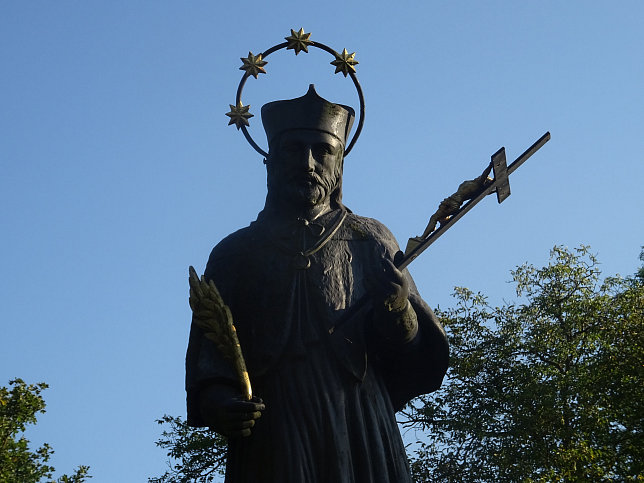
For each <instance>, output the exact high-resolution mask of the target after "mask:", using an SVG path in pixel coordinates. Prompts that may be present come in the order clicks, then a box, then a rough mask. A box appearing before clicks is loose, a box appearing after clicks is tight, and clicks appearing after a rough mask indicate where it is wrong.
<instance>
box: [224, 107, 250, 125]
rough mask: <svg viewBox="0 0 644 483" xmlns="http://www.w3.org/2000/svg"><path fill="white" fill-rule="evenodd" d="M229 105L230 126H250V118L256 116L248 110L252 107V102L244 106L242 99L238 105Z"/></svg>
mask: <svg viewBox="0 0 644 483" xmlns="http://www.w3.org/2000/svg"><path fill="white" fill-rule="evenodd" d="M228 105H229V106H230V112H227V113H226V115H227V116H228V117H229V118H230V122H229V123H228V125H229V126H230V125H231V124H234V125H235V126H237V129H239V128H240V127H242V126H250V124H249V123H248V120H249V119H250V118H251V117H253V116H254V114H251V113H250V112H248V110H249V109H250V104H248V105H247V106H244V105H243V104H242V103H241V101H239V103H238V104H237V105H236V106H234V105H232V104H228Z"/></svg>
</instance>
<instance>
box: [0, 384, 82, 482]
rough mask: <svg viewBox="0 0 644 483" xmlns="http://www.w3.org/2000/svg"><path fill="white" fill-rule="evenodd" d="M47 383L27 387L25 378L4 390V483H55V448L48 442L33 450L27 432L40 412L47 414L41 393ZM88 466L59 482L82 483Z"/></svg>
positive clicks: (0, 426)
mask: <svg viewBox="0 0 644 483" xmlns="http://www.w3.org/2000/svg"><path fill="white" fill-rule="evenodd" d="M47 387H48V386H47V384H45V383H42V382H41V383H38V384H30V385H27V384H26V383H25V382H24V381H23V380H22V379H14V380H12V381H9V386H8V387H0V482H21V483H31V482H39V481H42V480H43V479H47V480H48V481H53V480H51V478H52V474H53V472H54V471H55V470H54V468H53V467H51V466H49V465H48V464H47V462H48V461H49V459H50V458H51V455H52V454H53V452H54V451H53V449H52V448H51V446H49V445H48V444H47V443H45V444H43V445H42V446H41V447H40V448H37V449H35V450H31V449H30V448H29V440H27V439H26V438H25V437H24V435H23V433H24V431H25V430H26V428H27V426H28V425H30V424H36V422H37V417H36V415H37V414H38V413H44V412H45V401H44V399H43V398H42V396H41V395H40V393H41V392H42V391H43V390H45V389H46V388H47ZM88 471H89V467H88V466H79V467H78V468H77V469H76V471H75V472H74V473H73V474H72V476H67V475H63V476H61V477H60V478H58V480H56V481H57V482H59V483H81V482H83V481H85V480H86V479H87V478H91V477H90V476H89V475H88Z"/></svg>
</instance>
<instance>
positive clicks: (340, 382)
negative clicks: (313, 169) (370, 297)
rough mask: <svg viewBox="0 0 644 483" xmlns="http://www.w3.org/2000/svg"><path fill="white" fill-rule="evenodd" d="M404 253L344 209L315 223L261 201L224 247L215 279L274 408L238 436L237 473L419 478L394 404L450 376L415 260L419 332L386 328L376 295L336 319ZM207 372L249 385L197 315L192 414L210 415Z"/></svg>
mask: <svg viewBox="0 0 644 483" xmlns="http://www.w3.org/2000/svg"><path fill="white" fill-rule="evenodd" d="M397 251H398V245H397V243H396V241H395V239H394V237H393V235H392V234H391V233H390V232H389V230H387V228H385V227H384V225H382V224H381V223H379V222H378V221H376V220H373V219H369V218H364V217H360V216H357V215H355V214H353V213H350V212H348V211H347V210H345V209H344V208H338V209H336V210H333V211H331V212H329V213H326V214H324V215H322V216H321V217H320V218H318V219H317V220H315V222H312V223H308V222H306V221H302V220H300V221H299V222H290V221H287V220H280V219H277V218H276V217H275V216H270V215H268V214H266V213H264V212H262V213H260V215H259V217H258V219H257V221H255V222H253V223H251V225H250V226H249V227H247V228H244V229H241V230H239V231H237V232H235V233H233V234H232V235H229V236H228V237H227V238H225V239H224V240H222V241H221V242H220V243H219V244H218V245H217V246H216V247H215V248H214V249H213V251H212V253H211V255H210V258H209V260H208V264H207V266H206V270H205V277H206V278H207V279H211V280H213V281H214V282H215V285H216V286H217V287H218V289H219V291H220V293H221V295H222V298H223V299H224V301H225V303H226V304H227V305H228V306H229V307H230V310H231V313H232V315H233V321H234V324H235V326H236V328H237V333H238V337H239V340H240V344H241V347H242V351H243V353H244V358H245V359H246V364H247V367H248V371H249V375H250V380H251V384H252V386H253V394H254V395H256V396H258V397H260V398H262V400H263V401H264V404H265V406H266V409H265V411H264V412H263V414H262V417H261V418H260V419H259V420H257V421H256V425H255V427H254V428H253V430H252V434H251V436H249V437H246V438H241V439H239V440H232V441H230V444H229V450H228V462H227V470H226V482H228V483H233V482H234V483H260V482H267V483H289V482H292V483H328V482H334V483H364V482H374V483H406V482H411V478H410V475H409V466H408V462H407V457H406V454H405V449H404V445H403V442H402V439H401V436H400V432H399V430H398V427H397V424H396V420H395V412H396V411H397V410H399V409H401V408H402V407H403V406H404V405H405V404H406V403H407V402H408V401H409V400H410V399H412V398H413V397H415V396H418V395H420V394H424V393H428V392H431V391H433V390H436V389H437V388H438V387H440V384H441V382H442V379H443V376H444V374H445V371H446V369H447V341H446V338H445V334H444V332H443V330H442V328H441V326H440V324H439V323H438V321H437V320H436V317H435V316H434V314H433V313H432V311H431V309H430V308H429V307H428V306H427V304H425V302H424V301H423V300H422V299H421V298H420V296H419V295H418V292H417V290H416V288H415V285H414V284H413V281H412V280H411V277H410V276H409V273H408V272H407V271H406V270H405V271H404V272H403V273H404V276H405V277H408V278H409V281H410V286H411V294H410V297H409V299H410V303H411V305H412V307H413V308H414V310H415V312H416V315H417V318H418V333H417V335H416V336H415V338H414V339H413V340H412V341H411V342H406V343H400V342H399V341H387V340H381V339H379V338H378V337H377V336H376V335H375V334H378V333H379V331H377V330H376V328H374V324H375V323H377V322H378V320H380V319H378V318H377V317H375V316H374V309H369V307H367V309H366V310H362V311H360V312H358V313H357V315H354V316H353V317H352V318H351V319H350V320H349V321H348V322H346V323H345V324H343V325H341V326H340V327H338V328H335V326H336V323H338V321H339V320H344V319H342V317H343V315H344V314H345V312H347V310H349V309H351V308H352V307H353V306H354V305H355V304H356V303H357V301H358V300H360V299H361V298H362V297H363V296H365V294H367V293H368V292H369V287H370V280H373V278H374V277H377V276H378V272H377V271H378V270H379V267H381V259H382V257H383V256H388V257H389V258H391V257H392V256H393V254H395V253H396V252H397ZM380 269H381V268H380ZM345 317H346V316H345ZM332 328H334V329H335V330H330V329H332ZM330 332H332V333H330ZM210 384H224V385H229V386H233V387H239V384H238V382H237V379H236V377H235V375H234V373H233V369H232V365H231V364H230V362H229V361H227V360H225V359H223V358H222V357H221V355H220V354H219V353H218V351H217V349H216V348H215V346H214V344H213V343H212V342H210V341H209V340H207V339H205V338H204V337H203V335H202V332H201V330H200V329H199V328H197V327H196V326H195V324H193V326H192V329H191V334H190V341H189V345H188V352H187V357H186V388H187V394H188V395H187V401H188V423H189V424H191V425H194V426H204V421H203V420H202V418H201V415H200V414H199V408H198V397H199V392H200V390H201V389H202V388H204V387H206V386H208V385H210Z"/></svg>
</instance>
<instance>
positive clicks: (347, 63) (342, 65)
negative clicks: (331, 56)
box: [331, 49, 358, 77]
mask: <svg viewBox="0 0 644 483" xmlns="http://www.w3.org/2000/svg"><path fill="white" fill-rule="evenodd" d="M355 56H356V53H355V52H353V53H351V54H350V53H349V52H347V49H344V50H343V51H342V53H341V54H337V55H336V56H335V60H334V61H333V62H331V64H332V65H335V74H337V73H338V72H342V73H343V74H344V76H345V77H346V76H347V75H349V72H353V73H355V71H356V68H355V67H354V65H356V64H358V61H357V60H356V59H355Z"/></svg>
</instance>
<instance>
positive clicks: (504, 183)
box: [329, 132, 550, 334]
mask: <svg viewBox="0 0 644 483" xmlns="http://www.w3.org/2000/svg"><path fill="white" fill-rule="evenodd" d="M549 140H550V132H546V133H545V134H544V135H543V136H541V137H540V138H539V139H537V141H535V142H534V144H533V145H532V146H530V147H529V148H528V149H526V150H525V151H524V152H523V154H521V156H519V157H518V158H517V159H515V160H514V161H513V162H512V163H511V164H510V165H509V166H508V165H507V161H506V158H505V148H504V147H502V148H500V149H499V150H498V151H497V152H496V153H494V154H493V155H492V160H491V161H490V164H489V165H488V166H487V167H486V168H485V170H484V171H483V173H482V174H481V175H480V176H479V177H477V178H474V179H473V180H468V181H464V182H463V183H461V184H460V186H459V187H458V189H457V191H456V193H454V194H452V195H451V196H448V197H447V198H445V199H444V200H443V201H442V202H441V203H440V205H439V207H438V210H436V212H435V213H434V214H433V215H432V216H431V217H430V219H429V223H428V224H427V228H425V231H424V232H423V234H422V235H420V236H417V237H412V238H410V239H409V241H408V242H407V248H406V249H405V253H404V255H403V256H397V257H395V259H394V265H395V266H396V268H398V269H399V270H403V269H404V268H406V267H407V266H408V265H409V264H410V263H411V262H413V261H414V260H415V259H416V258H418V256H419V255H420V254H421V253H423V252H424V251H425V250H427V248H429V246H430V245H431V244H432V243H434V242H435V241H436V240H438V238H440V237H441V236H442V235H443V234H444V233H445V232H446V231H447V230H449V229H450V228H451V227H452V226H453V225H454V224H455V223H456V222H457V221H458V220H460V219H461V218H462V217H463V216H465V214H466V213H467V212H468V211H470V210H471V209H472V208H474V206H476V205H477V204H478V203H479V202H480V201H481V200H482V199H483V198H485V197H486V196H487V195H489V194H492V193H493V192H496V198H497V201H498V202H499V203H502V202H503V201H505V200H506V199H507V198H508V196H510V181H509V179H508V177H509V175H510V174H512V173H514V172H515V171H516V170H517V169H518V168H519V167H520V166H521V165H522V164H523V163H525V162H526V161H527V160H528V159H529V158H530V157H531V156H532V155H533V154H534V153H536V152H537V151H538V150H539V149H540V148H541V147H542V146H543V145H544V144H546V143H547V142H548V141H549ZM491 172H493V173H494V179H491V178H489V177H488V175H489V174H490V173H491ZM437 224H440V226H439V227H438V228H436V225H437ZM368 301H369V298H368V297H364V298H363V299H361V300H359V301H358V302H357V303H356V304H355V305H353V307H351V309H349V310H347V312H345V314H344V316H343V317H342V318H341V319H340V320H339V321H338V323H337V324H335V326H333V327H331V328H330V329H329V333H330V334H333V333H334V332H335V331H336V330H337V329H338V328H340V327H341V326H343V325H345V324H346V323H347V322H349V321H350V320H351V319H353V318H354V317H355V316H356V315H357V314H358V313H360V312H362V311H363V310H364V309H365V308H366V307H367V306H368Z"/></svg>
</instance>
